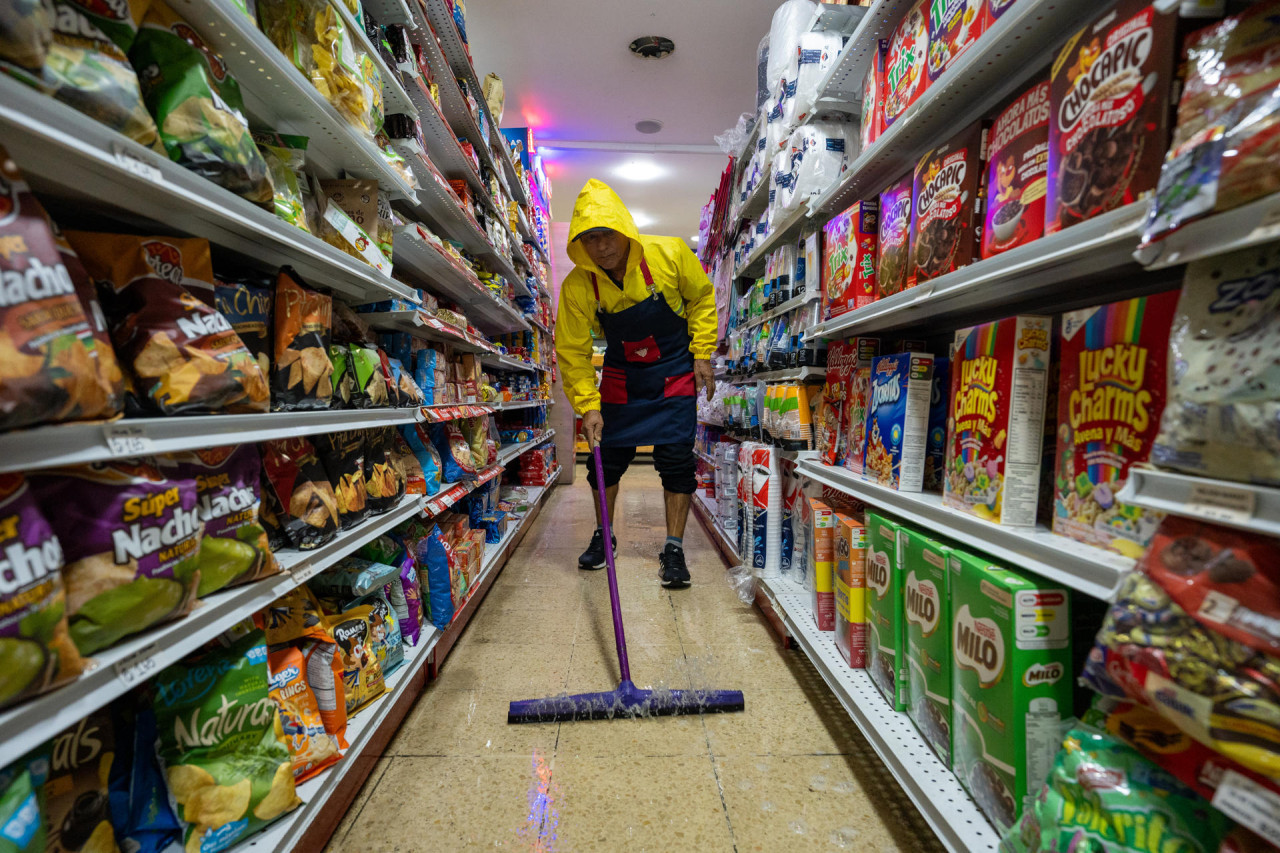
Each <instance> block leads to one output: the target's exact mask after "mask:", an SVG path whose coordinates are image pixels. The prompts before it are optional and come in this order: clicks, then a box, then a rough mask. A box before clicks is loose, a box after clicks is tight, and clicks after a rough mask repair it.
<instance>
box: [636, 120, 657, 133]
mask: <svg viewBox="0 0 1280 853" xmlns="http://www.w3.org/2000/svg"><path fill="white" fill-rule="evenodd" d="M636 130H638V131H640V132H641V133H657V132H658V131H660V130H662V122H660V121H658V120H657V119H656V118H643V119H640V121H638V122H636Z"/></svg>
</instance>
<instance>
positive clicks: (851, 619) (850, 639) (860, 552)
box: [835, 512, 867, 669]
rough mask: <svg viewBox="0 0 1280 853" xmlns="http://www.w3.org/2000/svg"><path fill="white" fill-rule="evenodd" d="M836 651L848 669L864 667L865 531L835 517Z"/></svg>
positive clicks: (859, 524) (847, 518) (851, 520)
mask: <svg viewBox="0 0 1280 853" xmlns="http://www.w3.org/2000/svg"><path fill="white" fill-rule="evenodd" d="M835 520H836V524H835V586H836V590H835V592H836V625H835V629H836V648H837V649H839V650H840V655H841V656H842V657H843V658H844V659H845V662H846V663H848V664H849V666H851V667H853V668H855V669H861V668H862V667H864V666H866V665H867V528H866V526H865V525H864V524H863V523H862V522H861V521H860V520H858V519H856V518H853V517H852V516H848V515H845V514H844V513H842V512H837V513H836V514H835Z"/></svg>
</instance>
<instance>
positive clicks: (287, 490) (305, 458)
mask: <svg viewBox="0 0 1280 853" xmlns="http://www.w3.org/2000/svg"><path fill="white" fill-rule="evenodd" d="M262 468H263V471H264V472H265V473H266V475H267V481H268V484H269V485H270V487H271V489H272V490H273V491H274V492H275V495H276V498H277V500H278V501H279V504H280V506H281V507H282V509H283V515H282V516H281V518H280V520H281V522H283V526H284V530H285V533H286V534H287V535H288V537H289V541H290V542H291V543H293V547H295V548H297V549H298V550H300V551H309V550H311V549H313V548H318V547H319V546H321V545H323V544H324V543H325V542H328V541H329V540H330V539H332V538H333V536H334V534H336V533H337V532H338V520H339V514H338V499H337V498H336V497H335V496H334V494H333V487H332V486H330V485H329V477H328V475H327V474H326V473H325V470H324V466H323V465H322V464H321V462H320V458H319V456H318V455H317V454H316V449H315V447H314V446H312V444H311V442H310V441H308V440H307V439H305V438H302V437H300V436H299V437H295V438H283V439H279V440H277V441H268V442H266V443H264V444H263V452H262Z"/></svg>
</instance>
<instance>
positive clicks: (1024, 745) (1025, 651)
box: [948, 548, 1071, 831]
mask: <svg viewBox="0 0 1280 853" xmlns="http://www.w3.org/2000/svg"><path fill="white" fill-rule="evenodd" d="M948 564H949V566H950V572H951V576H950V578H949V581H950V584H951V645H952V672H951V700H952V704H951V730H952V761H951V765H952V770H953V771H954V772H955V774H956V776H957V777H958V778H959V779H960V784H962V785H964V786H965V788H966V789H967V790H968V791H969V794H970V795H971V796H972V797H973V798H974V800H976V801H977V803H978V806H979V807H980V808H981V809H982V811H983V812H985V813H986V815H987V817H988V818H990V819H991V822H992V823H993V824H995V826H996V827H997V828H998V829H1000V830H1002V831H1003V830H1005V829H1008V828H1009V827H1010V826H1012V825H1013V824H1014V823H1015V822H1016V821H1017V820H1018V818H1019V817H1020V816H1021V815H1022V812H1023V808H1024V806H1025V804H1026V803H1027V801H1028V798H1029V797H1030V796H1031V795H1034V794H1035V792H1036V791H1037V790H1039V787H1040V786H1041V785H1042V784H1043V783H1044V780H1045V777H1046V776H1047V775H1048V773H1049V769H1050V767H1051V766H1052V764H1053V756H1054V754H1055V753H1056V752H1057V750H1058V745H1059V744H1060V743H1061V742H1062V721H1063V718H1065V717H1069V716H1070V715H1071V596H1070V593H1069V592H1068V590H1066V589H1064V588H1062V587H1060V586H1056V585H1053V584H1050V583H1049V582H1047V581H1045V580H1043V579H1041V578H1039V577H1036V576H1035V575H1032V574H1029V573H1023V572H1017V571H1013V570H1011V569H1004V568H1001V567H999V566H994V565H992V564H991V562H990V561H989V560H987V559H986V558H985V557H979V556H976V555H974V554H970V553H968V552H966V551H962V550H961V549H959V548H952V549H951V555H950V557H949V559H948Z"/></svg>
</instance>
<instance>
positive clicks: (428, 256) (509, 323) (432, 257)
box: [395, 228, 529, 334]
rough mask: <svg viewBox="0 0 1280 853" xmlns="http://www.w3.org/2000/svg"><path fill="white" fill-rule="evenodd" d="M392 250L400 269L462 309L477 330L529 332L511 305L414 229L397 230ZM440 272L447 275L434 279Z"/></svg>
mask: <svg viewBox="0 0 1280 853" xmlns="http://www.w3.org/2000/svg"><path fill="white" fill-rule="evenodd" d="M395 247H396V251H395V262H396V265H397V266H398V267H399V268H401V269H402V270H404V271H406V272H408V273H410V274H411V275H412V276H413V277H415V278H417V279H418V280H419V281H421V282H422V283H423V285H424V286H431V287H432V289H434V290H436V291H438V292H440V293H443V294H445V295H446V296H448V297H449V298H450V299H452V300H453V301H455V302H457V303H458V304H459V305H461V306H462V308H463V310H464V311H466V314H467V317H468V318H469V319H471V321H472V322H474V323H475V324H476V326H477V327H479V328H482V329H484V330H485V331H486V332H489V333H491V334H492V333H500V332H513V331H516V330H517V329H528V328H529V326H528V324H527V323H526V322H525V321H524V318H523V317H522V316H521V315H520V313H519V312H518V311H516V309H515V308H514V307H513V306H512V305H511V304H510V303H508V302H506V301H505V300H500V299H498V298H497V297H496V296H492V295H491V294H490V293H489V291H488V289H487V288H485V286H484V285H482V284H481V283H480V279H478V278H475V277H474V275H473V274H468V273H466V272H463V271H461V270H460V269H459V268H457V267H455V266H454V265H453V263H452V262H450V261H449V260H448V259H447V258H446V257H445V256H444V255H443V254H442V253H441V252H440V250H439V249H437V248H436V247H435V246H433V245H431V244H430V243H428V242H427V241H426V240H425V239H423V238H422V237H421V236H419V235H418V234H417V230H416V229H410V228H402V229H400V230H398V231H397V232H396V243H395ZM442 270H443V271H447V274H446V275H444V276H441V277H438V278H437V277H436V276H437V275H438V274H439V272H440V271H442Z"/></svg>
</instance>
